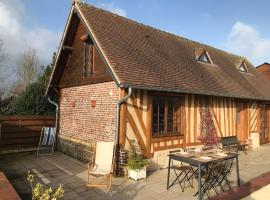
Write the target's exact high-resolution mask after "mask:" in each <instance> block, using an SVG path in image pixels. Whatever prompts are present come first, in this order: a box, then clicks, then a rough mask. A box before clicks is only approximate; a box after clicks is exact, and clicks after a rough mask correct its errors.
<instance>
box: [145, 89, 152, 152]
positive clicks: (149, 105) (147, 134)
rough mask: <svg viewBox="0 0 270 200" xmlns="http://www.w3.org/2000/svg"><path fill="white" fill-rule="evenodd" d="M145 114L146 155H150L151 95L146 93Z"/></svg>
mask: <svg viewBox="0 0 270 200" xmlns="http://www.w3.org/2000/svg"><path fill="white" fill-rule="evenodd" d="M146 94H147V114H146V116H147V117H146V120H147V121H146V130H145V137H146V153H147V154H148V155H149V154H151V146H152V112H153V106H152V96H151V95H152V94H151V93H150V92H149V91H147V93H146Z"/></svg>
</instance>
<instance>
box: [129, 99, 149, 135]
mask: <svg viewBox="0 0 270 200" xmlns="http://www.w3.org/2000/svg"><path fill="white" fill-rule="evenodd" d="M130 99H131V103H132V107H133V108H134V110H135V113H136V116H137V118H138V120H139V123H140V126H141V127H142V130H143V134H144V135H145V136H146V128H145V124H144V122H143V119H142V112H141V111H140V110H139V109H140V108H139V107H138V106H137V104H136V101H135V98H134V96H133V95H132V96H131V98H130Z"/></svg>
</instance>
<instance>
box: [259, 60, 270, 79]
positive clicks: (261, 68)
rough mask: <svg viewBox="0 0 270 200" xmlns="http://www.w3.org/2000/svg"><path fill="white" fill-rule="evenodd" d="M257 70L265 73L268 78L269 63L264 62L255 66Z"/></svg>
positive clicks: (269, 71)
mask: <svg viewBox="0 0 270 200" xmlns="http://www.w3.org/2000/svg"><path fill="white" fill-rule="evenodd" d="M256 69H257V71H258V72H260V73H262V74H263V75H265V76H266V77H267V78H268V79H270V64H269V63H267V62H265V63H263V64H261V65H259V66H258V67H256Z"/></svg>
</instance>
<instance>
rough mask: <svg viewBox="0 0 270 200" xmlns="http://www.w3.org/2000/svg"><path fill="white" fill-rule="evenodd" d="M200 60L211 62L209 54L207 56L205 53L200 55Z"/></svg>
mask: <svg viewBox="0 0 270 200" xmlns="http://www.w3.org/2000/svg"><path fill="white" fill-rule="evenodd" d="M199 61H201V62H207V63H210V60H209V58H208V56H207V55H206V54H205V53H203V54H202V55H201V56H200V57H199Z"/></svg>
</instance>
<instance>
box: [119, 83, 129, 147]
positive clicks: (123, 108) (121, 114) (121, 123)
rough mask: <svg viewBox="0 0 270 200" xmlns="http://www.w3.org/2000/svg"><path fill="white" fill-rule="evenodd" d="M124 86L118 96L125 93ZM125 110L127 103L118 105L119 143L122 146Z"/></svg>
mask: <svg viewBox="0 0 270 200" xmlns="http://www.w3.org/2000/svg"><path fill="white" fill-rule="evenodd" d="M126 94H127V93H126V91H125V89H124V88H122V89H121V91H120V98H123V97H124V96H125V95H126ZM126 110H127V105H126V104H125V103H124V104H122V105H121V107H120V125H119V136H120V137H119V143H120V146H121V147H122V148H124V146H125V142H126Z"/></svg>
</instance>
